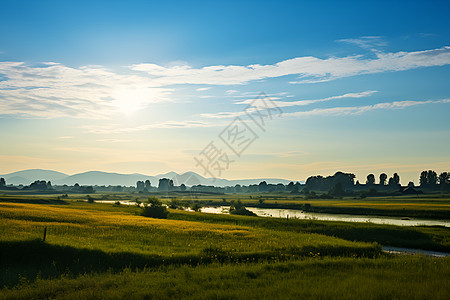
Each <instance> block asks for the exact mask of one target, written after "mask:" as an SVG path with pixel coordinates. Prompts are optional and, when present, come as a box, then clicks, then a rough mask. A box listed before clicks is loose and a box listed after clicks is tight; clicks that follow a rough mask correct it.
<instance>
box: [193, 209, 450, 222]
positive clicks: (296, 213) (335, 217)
mask: <svg viewBox="0 0 450 300" xmlns="http://www.w3.org/2000/svg"><path fill="white" fill-rule="evenodd" d="M247 209H248V210H250V211H252V212H254V213H255V214H256V215H257V216H260V217H273V218H284V219H286V218H289V219H306V220H308V219H309V220H325V221H345V222H368V223H375V224H389V225H398V226H417V225H425V226H445V227H450V221H448V220H425V219H414V218H408V219H402V218H399V217H386V216H361V215H344V214H323V213H311V212H303V211H301V210H294V209H278V208H256V207H247ZM229 210H230V207H229V206H218V207H202V208H201V212H205V213H213V214H228V213H229Z"/></svg>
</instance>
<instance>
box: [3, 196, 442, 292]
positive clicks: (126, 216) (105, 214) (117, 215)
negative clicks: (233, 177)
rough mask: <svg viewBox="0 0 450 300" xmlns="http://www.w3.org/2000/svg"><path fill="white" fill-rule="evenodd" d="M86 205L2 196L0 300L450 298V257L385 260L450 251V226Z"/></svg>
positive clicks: (121, 198)
mask: <svg viewBox="0 0 450 300" xmlns="http://www.w3.org/2000/svg"><path fill="white" fill-rule="evenodd" d="M96 197H97V195H96ZM108 197H109V198H110V200H114V199H117V200H125V199H127V197H128V199H129V197H130V196H127V195H116V196H114V195H109V196H108ZM81 199H83V198H82V197H80V196H72V195H71V196H70V197H68V198H67V199H64V200H62V199H59V200H58V199H56V197H55V196H51V197H46V196H3V197H1V201H0V267H1V268H0V288H1V289H0V299H3V298H4V299H42V298H51V299H59V298H61V299H75V298H76V299H98V298H113V299H114V298H116V299H122V298H125V297H127V298H130V299H135V298H136V299H142V298H145V299H164V298H192V299H219V298H220V299H234V298H249V299H256V298H258V299H260V298H267V299H286V298H299V297H305V298H321V299H323V298H346V299H348V298H352V299H361V298H365V299H385V298H397V299H400V298H402V299H404V298H408V299H409V298H411V299H424V298H428V299H448V295H449V294H450V288H449V285H448V278H449V275H450V264H449V262H450V260H449V258H430V257H424V256H420V255H415V256H398V255H391V254H387V253H384V252H382V250H381V246H382V245H391V246H398V247H411V248H421V249H427V250H436V251H444V252H445V251H446V252H450V230H449V229H448V228H445V227H440V226H436V227H419V226H418V227H399V226H391V225H377V224H371V223H349V222H328V221H317V220H297V219H292V220H291V219H289V220H286V219H275V218H261V217H246V216H235V215H214V214H205V213H198V212H186V211H182V210H176V209H169V215H168V218H167V219H155V218H149V217H144V216H141V215H140V214H139V213H140V208H139V207H137V206H126V205H113V204H100V203H87V202H81V201H79V200H81ZM84 199H86V198H84ZM77 200H78V201H77ZM219 200H220V199H219ZM219 200H218V201H219ZM206 201H208V200H206ZM222 201H223V200H222ZM246 201H253V199H250V198H249V199H247V200H246ZM44 231H45V232H46V238H45V241H43V237H44Z"/></svg>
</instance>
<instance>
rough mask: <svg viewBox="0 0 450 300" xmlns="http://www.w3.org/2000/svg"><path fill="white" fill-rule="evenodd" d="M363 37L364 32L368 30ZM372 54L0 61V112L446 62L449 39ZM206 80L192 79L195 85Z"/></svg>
mask: <svg viewBox="0 0 450 300" xmlns="http://www.w3.org/2000/svg"><path fill="white" fill-rule="evenodd" d="M366 39H369V40H372V39H373V37H372V38H369V37H366ZM375 54H376V57H375V58H370V59H369V58H363V57H362V56H347V57H330V58H326V59H321V58H316V57H312V56H305V57H297V58H293V59H288V60H284V61H281V62H278V63H276V64H272V65H259V64H255V65H247V66H236V65H230V66H222V65H217V66H207V67H203V68H193V67H190V66H188V65H182V66H176V65H175V66H167V67H163V66H159V65H156V64H136V65H132V66H129V67H126V68H124V69H121V70H120V72H118V71H113V70H110V69H108V68H105V67H102V66H83V67H78V68H74V67H68V66H65V65H63V64H59V63H55V62H46V63H42V64H39V65H29V64H25V63H23V62H0V76H2V77H3V78H4V80H1V81H0V114H3V115H15V116H22V117H39V118H58V117H77V118H97V119H98V118H109V117H111V116H112V115H114V114H117V113H119V112H122V113H131V112H134V111H137V110H140V109H142V108H145V107H148V106H149V105H151V104H153V103H156V102H162V101H173V99H171V97H172V93H173V90H174V89H175V88H176V87H174V86H173V85H176V84H202V85H236V84H246V83H249V82H252V81H258V80H261V79H267V78H275V77H281V76H286V75H297V76H298V79H297V80H294V81H292V82H291V83H311V82H321V81H329V80H334V79H337V78H343V77H348V76H354V75H360V74H370V73H380V72H388V71H402V70H408V69H414V68H420V67H430V66H443V65H448V64H450V47H442V48H439V49H432V50H425V51H416V52H396V53H382V52H376V53H375ZM169 86H170V87H169ZM207 88H208V87H200V88H199V89H198V91H204V90H206V89H207ZM228 94H229V95H230V96H232V97H234V96H236V95H235V94H234V90H228ZM205 96H206V97H208V96H207V95H205ZM324 101H326V100H324ZM304 104H305V103H303V104H301V103H297V104H296V105H304ZM280 105H288V103H283V104H280Z"/></svg>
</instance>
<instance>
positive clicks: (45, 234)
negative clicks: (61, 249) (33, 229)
mask: <svg viewBox="0 0 450 300" xmlns="http://www.w3.org/2000/svg"><path fill="white" fill-rule="evenodd" d="M46 236H47V227H44V238H43V239H42V241H43V242H45V237H46Z"/></svg>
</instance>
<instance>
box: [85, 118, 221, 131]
mask: <svg viewBox="0 0 450 300" xmlns="http://www.w3.org/2000/svg"><path fill="white" fill-rule="evenodd" d="M225 125H226V124H225V123H217V122H215V123H210V122H203V121H165V122H160V123H153V124H144V125H138V126H133V127H123V126H121V125H119V124H108V125H85V126H82V127H81V128H82V129H85V130H86V131H87V132H89V133H95V134H111V133H122V132H138V131H146V130H151V129H175V128H198V127H216V126H225Z"/></svg>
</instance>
